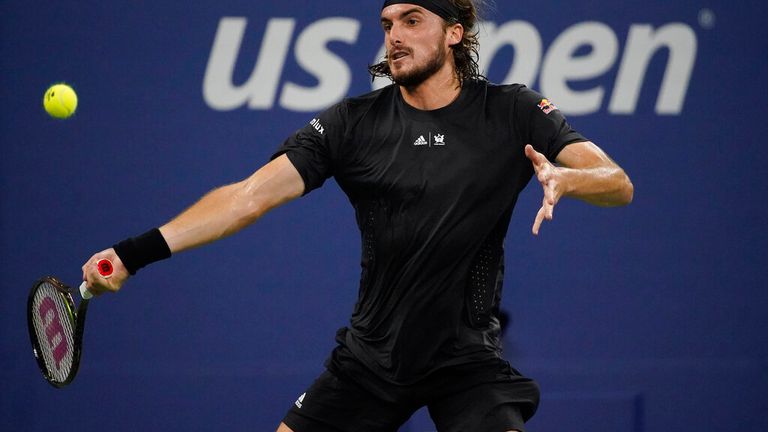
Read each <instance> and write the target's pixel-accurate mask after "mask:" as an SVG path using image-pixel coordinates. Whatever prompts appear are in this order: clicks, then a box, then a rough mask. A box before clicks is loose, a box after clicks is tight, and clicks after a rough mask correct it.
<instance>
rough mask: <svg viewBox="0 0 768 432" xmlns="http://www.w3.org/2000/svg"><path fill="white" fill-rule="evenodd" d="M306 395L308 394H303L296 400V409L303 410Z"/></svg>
mask: <svg viewBox="0 0 768 432" xmlns="http://www.w3.org/2000/svg"><path fill="white" fill-rule="evenodd" d="M306 395H307V394H306V393H302V394H301V396H299V398H298V399H296V402H294V404H296V407H298V408H301V406H302V405H303V404H304V396H306Z"/></svg>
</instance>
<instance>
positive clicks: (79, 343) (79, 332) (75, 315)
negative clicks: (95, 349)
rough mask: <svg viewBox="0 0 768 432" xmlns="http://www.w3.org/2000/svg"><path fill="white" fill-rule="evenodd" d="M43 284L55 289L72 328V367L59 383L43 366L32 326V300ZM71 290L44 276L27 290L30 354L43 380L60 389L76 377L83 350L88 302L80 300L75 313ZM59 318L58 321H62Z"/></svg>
mask: <svg viewBox="0 0 768 432" xmlns="http://www.w3.org/2000/svg"><path fill="white" fill-rule="evenodd" d="M44 283H49V284H51V285H52V286H53V287H54V288H56V291H57V294H58V295H60V296H61V297H62V299H63V300H64V304H65V305H66V306H67V317H66V319H69V320H70V321H71V322H72V327H73V328H74V335H73V342H72V367H71V368H70V370H69V374H67V377H66V378H65V379H64V381H59V380H57V379H56V378H54V377H53V376H52V375H51V374H50V373H49V372H48V368H47V367H46V365H45V358H43V351H42V348H41V346H40V343H41V342H40V340H38V338H37V333H36V332H35V324H34V314H35V312H36V311H34V310H33V309H34V299H35V293H36V292H37V289H38V287H39V286H40V285H42V284H44ZM72 292H73V289H72V288H71V287H69V286H68V285H66V284H64V283H63V282H61V281H60V280H58V279H56V278H55V277H53V276H46V277H43V278H41V279H39V280H38V281H36V282H35V283H34V285H32V289H30V290H29V297H28V298H27V327H28V329H29V339H30V342H31V343H32V353H33V354H34V356H35V360H36V362H37V366H38V367H39V368H40V372H41V373H42V374H43V378H45V380H46V381H47V382H48V383H49V384H50V385H52V386H54V387H56V388H62V387H65V386H67V385H68V384H70V383H71V382H72V381H73V380H74V379H75V376H77V371H78V369H79V368H80V357H81V354H82V350H83V329H84V328H85V316H86V313H87V312H88V300H87V299H81V300H80V303H79V305H78V308H77V312H75V302H74V300H73V299H72ZM62 318H63V317H60V318H59V319H62Z"/></svg>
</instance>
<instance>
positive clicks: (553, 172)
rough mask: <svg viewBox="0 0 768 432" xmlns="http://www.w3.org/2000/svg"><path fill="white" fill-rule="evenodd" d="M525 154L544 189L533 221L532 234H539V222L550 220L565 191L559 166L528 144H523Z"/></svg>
mask: <svg viewBox="0 0 768 432" xmlns="http://www.w3.org/2000/svg"><path fill="white" fill-rule="evenodd" d="M525 156H526V157H527V158H528V159H530V161H531V163H533V169H534V170H535V171H536V178H537V179H538V180H539V183H540V184H541V187H542V188H543V189H544V198H543V199H542V200H541V208H540V209H539V212H538V213H537V214H536V220H534V221H533V230H532V231H533V234H534V235H539V228H540V227H541V223H542V222H543V221H544V219H546V220H552V216H553V213H554V210H555V205H556V204H557V202H558V201H559V200H560V197H562V196H563V194H564V193H565V186H564V184H563V180H564V179H563V176H562V175H561V172H560V171H561V168H559V167H556V166H554V165H553V164H552V163H551V162H550V161H549V160H547V157H546V156H544V155H543V154H541V153H539V152H537V151H536V150H534V149H533V146H532V145H530V144H528V145H526V146H525Z"/></svg>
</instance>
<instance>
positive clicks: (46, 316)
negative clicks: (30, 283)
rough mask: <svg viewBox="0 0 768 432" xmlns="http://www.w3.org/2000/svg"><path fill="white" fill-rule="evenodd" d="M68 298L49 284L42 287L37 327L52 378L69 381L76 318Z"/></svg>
mask: <svg viewBox="0 0 768 432" xmlns="http://www.w3.org/2000/svg"><path fill="white" fill-rule="evenodd" d="M66 296H67V295H66V294H63V293H62V292H61V291H60V290H59V288H57V287H56V286H55V285H53V284H52V283H51V282H49V281H44V282H42V283H41V284H40V286H39V287H38V289H37V291H36V293H35V295H34V298H33V309H32V313H33V320H32V321H33V324H34V328H35V335H36V337H37V340H38V346H39V347H40V351H41V353H40V355H41V356H42V358H43V362H44V363H45V367H46V369H47V372H48V374H49V376H50V377H51V378H52V379H53V380H54V381H57V382H61V383H63V382H64V381H66V380H67V378H68V376H69V374H70V372H71V370H72V365H73V356H74V333H75V329H74V315H73V312H72V305H71V304H70V303H69V302H68V301H67V298H66Z"/></svg>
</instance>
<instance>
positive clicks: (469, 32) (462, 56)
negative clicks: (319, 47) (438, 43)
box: [368, 0, 488, 82]
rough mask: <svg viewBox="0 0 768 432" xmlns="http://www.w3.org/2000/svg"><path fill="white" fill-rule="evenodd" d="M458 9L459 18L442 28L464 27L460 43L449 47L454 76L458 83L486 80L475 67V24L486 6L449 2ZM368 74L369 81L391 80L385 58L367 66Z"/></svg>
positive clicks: (468, 0) (479, 1) (470, 0)
mask: <svg viewBox="0 0 768 432" xmlns="http://www.w3.org/2000/svg"><path fill="white" fill-rule="evenodd" d="M450 1H451V3H453V4H454V5H455V6H456V7H457V8H458V9H459V18H458V19H455V18H452V19H450V20H445V24H444V28H445V29H447V28H448V27H449V26H451V25H453V24H456V23H458V24H461V26H462V27H464V37H463V38H462V39H461V42H459V43H457V44H455V45H451V49H452V50H453V58H454V61H455V63H456V75H457V76H458V78H459V82H463V81H465V80H486V78H485V77H484V76H483V75H482V74H481V73H480V68H479V66H478V65H477V59H478V48H479V47H480V43H479V41H478V38H477V28H476V26H477V22H478V21H479V20H480V16H481V13H482V12H484V11H485V8H486V7H487V6H488V5H487V2H486V1H484V0H450ZM368 73H370V74H371V79H375V78H376V77H387V78H389V79H392V72H391V71H390V70H389V63H387V59H386V56H385V57H384V59H383V60H382V61H380V62H379V63H376V64H373V65H370V66H368Z"/></svg>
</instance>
